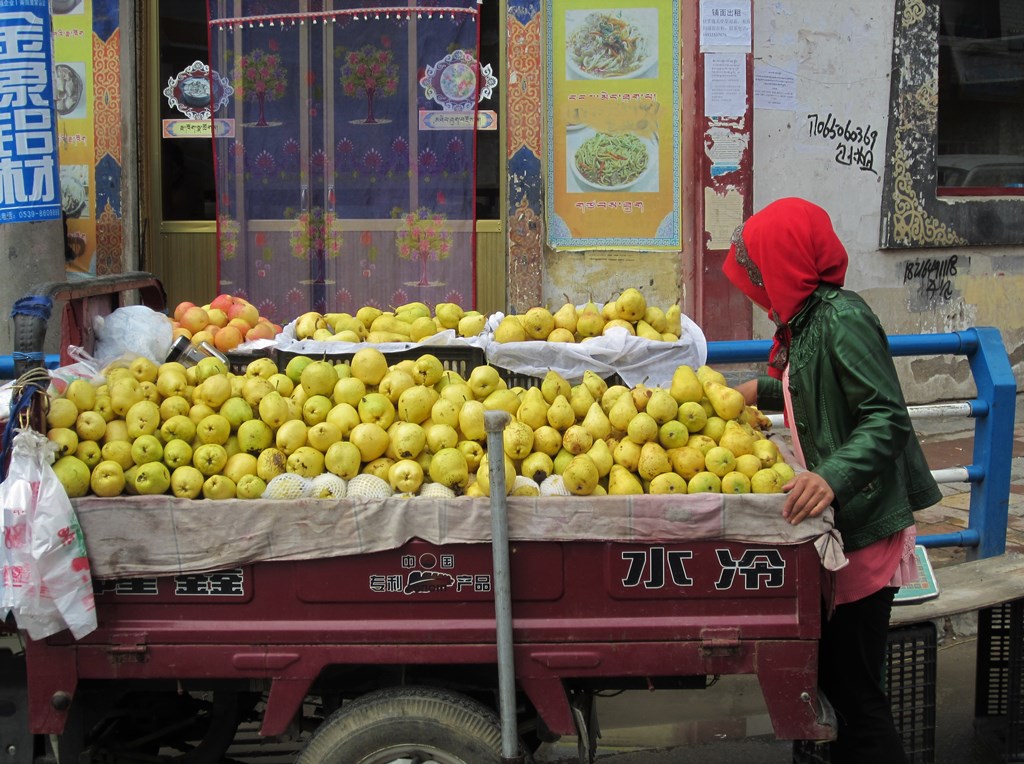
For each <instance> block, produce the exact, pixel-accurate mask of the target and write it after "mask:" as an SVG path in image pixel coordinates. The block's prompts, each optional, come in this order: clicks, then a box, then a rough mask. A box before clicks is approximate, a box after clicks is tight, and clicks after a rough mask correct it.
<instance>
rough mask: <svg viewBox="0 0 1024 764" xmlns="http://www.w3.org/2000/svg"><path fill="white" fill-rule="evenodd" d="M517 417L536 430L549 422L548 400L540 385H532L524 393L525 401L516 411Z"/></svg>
mask: <svg viewBox="0 0 1024 764" xmlns="http://www.w3.org/2000/svg"><path fill="white" fill-rule="evenodd" d="M516 419H518V420H519V421H520V422H525V423H526V424H528V425H529V426H530V427H531V428H533V429H534V430H536V429H538V428H540V427H543V426H544V425H546V424H547V423H548V402H547V401H546V400H544V395H543V393H541V391H540V388H539V387H531V388H529V389H528V390H527V391H526V392H525V393H524V394H523V401H522V403H520V404H519V409H518V410H517V411H516Z"/></svg>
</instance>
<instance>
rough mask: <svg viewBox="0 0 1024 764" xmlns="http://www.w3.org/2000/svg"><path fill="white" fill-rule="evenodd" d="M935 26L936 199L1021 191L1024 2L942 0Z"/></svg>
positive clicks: (1023, 174)
mask: <svg viewBox="0 0 1024 764" xmlns="http://www.w3.org/2000/svg"><path fill="white" fill-rule="evenodd" d="M939 24H940V26H939V111H938V144H937V145H938V152H937V157H936V159H937V167H936V170H937V176H936V185H937V186H938V187H939V188H940V193H943V194H956V193H969V194H972V195H976V194H977V193H978V189H979V188H980V189H986V188H987V189H993V191H994V192H995V193H1000V194H1006V193H1008V191H1007V189H1022V190H1021V191H1020V192H1018V193H1024V121H1022V120H1021V118H1020V114H1021V106H1022V105H1024V3H1021V2H1019V0H942V1H941V3H940V11H939ZM965 189H970V190H969V191H967V190H965Z"/></svg>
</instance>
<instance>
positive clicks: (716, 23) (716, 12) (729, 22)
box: [700, 0, 751, 50]
mask: <svg viewBox="0 0 1024 764" xmlns="http://www.w3.org/2000/svg"><path fill="white" fill-rule="evenodd" d="M750 15H751V14H750V0H700V47H701V50H703V49H704V48H711V47H715V46H721V45H724V46H728V47H741V48H743V50H750Z"/></svg>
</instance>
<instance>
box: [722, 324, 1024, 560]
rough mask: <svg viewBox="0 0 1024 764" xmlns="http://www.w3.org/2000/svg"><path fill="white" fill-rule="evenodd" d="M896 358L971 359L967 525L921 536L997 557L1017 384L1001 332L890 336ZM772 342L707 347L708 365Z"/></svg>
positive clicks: (1002, 539) (755, 352) (928, 542)
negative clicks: (954, 530) (971, 427)
mask: <svg viewBox="0 0 1024 764" xmlns="http://www.w3.org/2000/svg"><path fill="white" fill-rule="evenodd" d="M888 339H889V350H890V352H891V353H892V355H893V356H894V357H896V356H921V355H959V356H964V357H966V358H967V361H968V363H969V364H970V367H971V374H972V375H973V377H974V382H975V386H976V387H977V391H978V395H977V398H976V399H975V400H973V401H969V404H970V407H971V414H970V416H971V417H973V418H974V454H973V459H974V462H973V464H969V465H963V466H964V467H966V469H967V474H968V480H969V481H970V484H971V502H970V512H969V516H968V527H967V528H966V529H964V530H963V531H959V532H957V533H944V534H934V535H929V536H922V537H920V538H919V539H918V542H919V543H921V544H923V545H924V546H927V547H944V546H964V547H967V556H968V558H969V559H978V558H983V557H994V556H997V555H1000V554H1003V552H1004V551H1005V550H1006V525H1007V515H1008V512H1009V497H1010V465H1011V459H1012V456H1013V426H1014V415H1015V411H1016V395H1017V383H1016V380H1015V379H1014V377H1013V371H1012V369H1011V368H1010V360H1009V358H1008V356H1007V354H1006V348H1005V346H1004V345H1003V341H1002V337H1001V336H1000V334H999V330H998V329H996V328H994V327H975V328H971V329H966V330H964V331H961V332H947V333H938V334H904V335H892V336H890V337H889V338H888ZM770 347H771V342H769V341H767V340H739V341H726V342H709V343H708V361H707V362H708V363H709V364H729V363H749V362H761V361H765V360H767V358H768V351H769V348H770Z"/></svg>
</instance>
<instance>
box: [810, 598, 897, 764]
mask: <svg viewBox="0 0 1024 764" xmlns="http://www.w3.org/2000/svg"><path fill="white" fill-rule="evenodd" d="M895 594H896V589H894V588H891V587H886V588H884V589H881V590H880V591H877V592H875V593H874V594H871V595H869V596H867V597H865V598H864V599H861V600H857V601H856V602H849V603H846V604H844V605H839V606H837V607H836V609H835V612H834V613H833V614H832V617H831V618H830V619H828V621H826V622H824V623H823V624H822V633H821V646H820V654H819V656H818V686H819V687H821V689H822V691H823V692H824V693H825V697H827V698H828V699H829V700H830V701H831V702H832V705H833V707H834V708H835V710H836V717H837V719H838V724H839V729H838V731H839V734H838V736H837V738H836V740H835V741H834V742H833V743H832V745H831V746H830V749H831V750H830V754H831V761H832V764H865V762H870V764H906V761H907V757H906V754H905V753H904V751H903V740H902V738H901V737H900V734H899V732H897V730H896V725H895V724H894V723H893V718H892V709H891V707H890V705H889V699H888V698H887V697H886V694H885V690H884V689H883V687H882V672H883V670H884V666H885V662H886V650H887V639H886V638H887V635H888V633H889V611H890V610H891V609H892V600H893V597H894V596H895Z"/></svg>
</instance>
